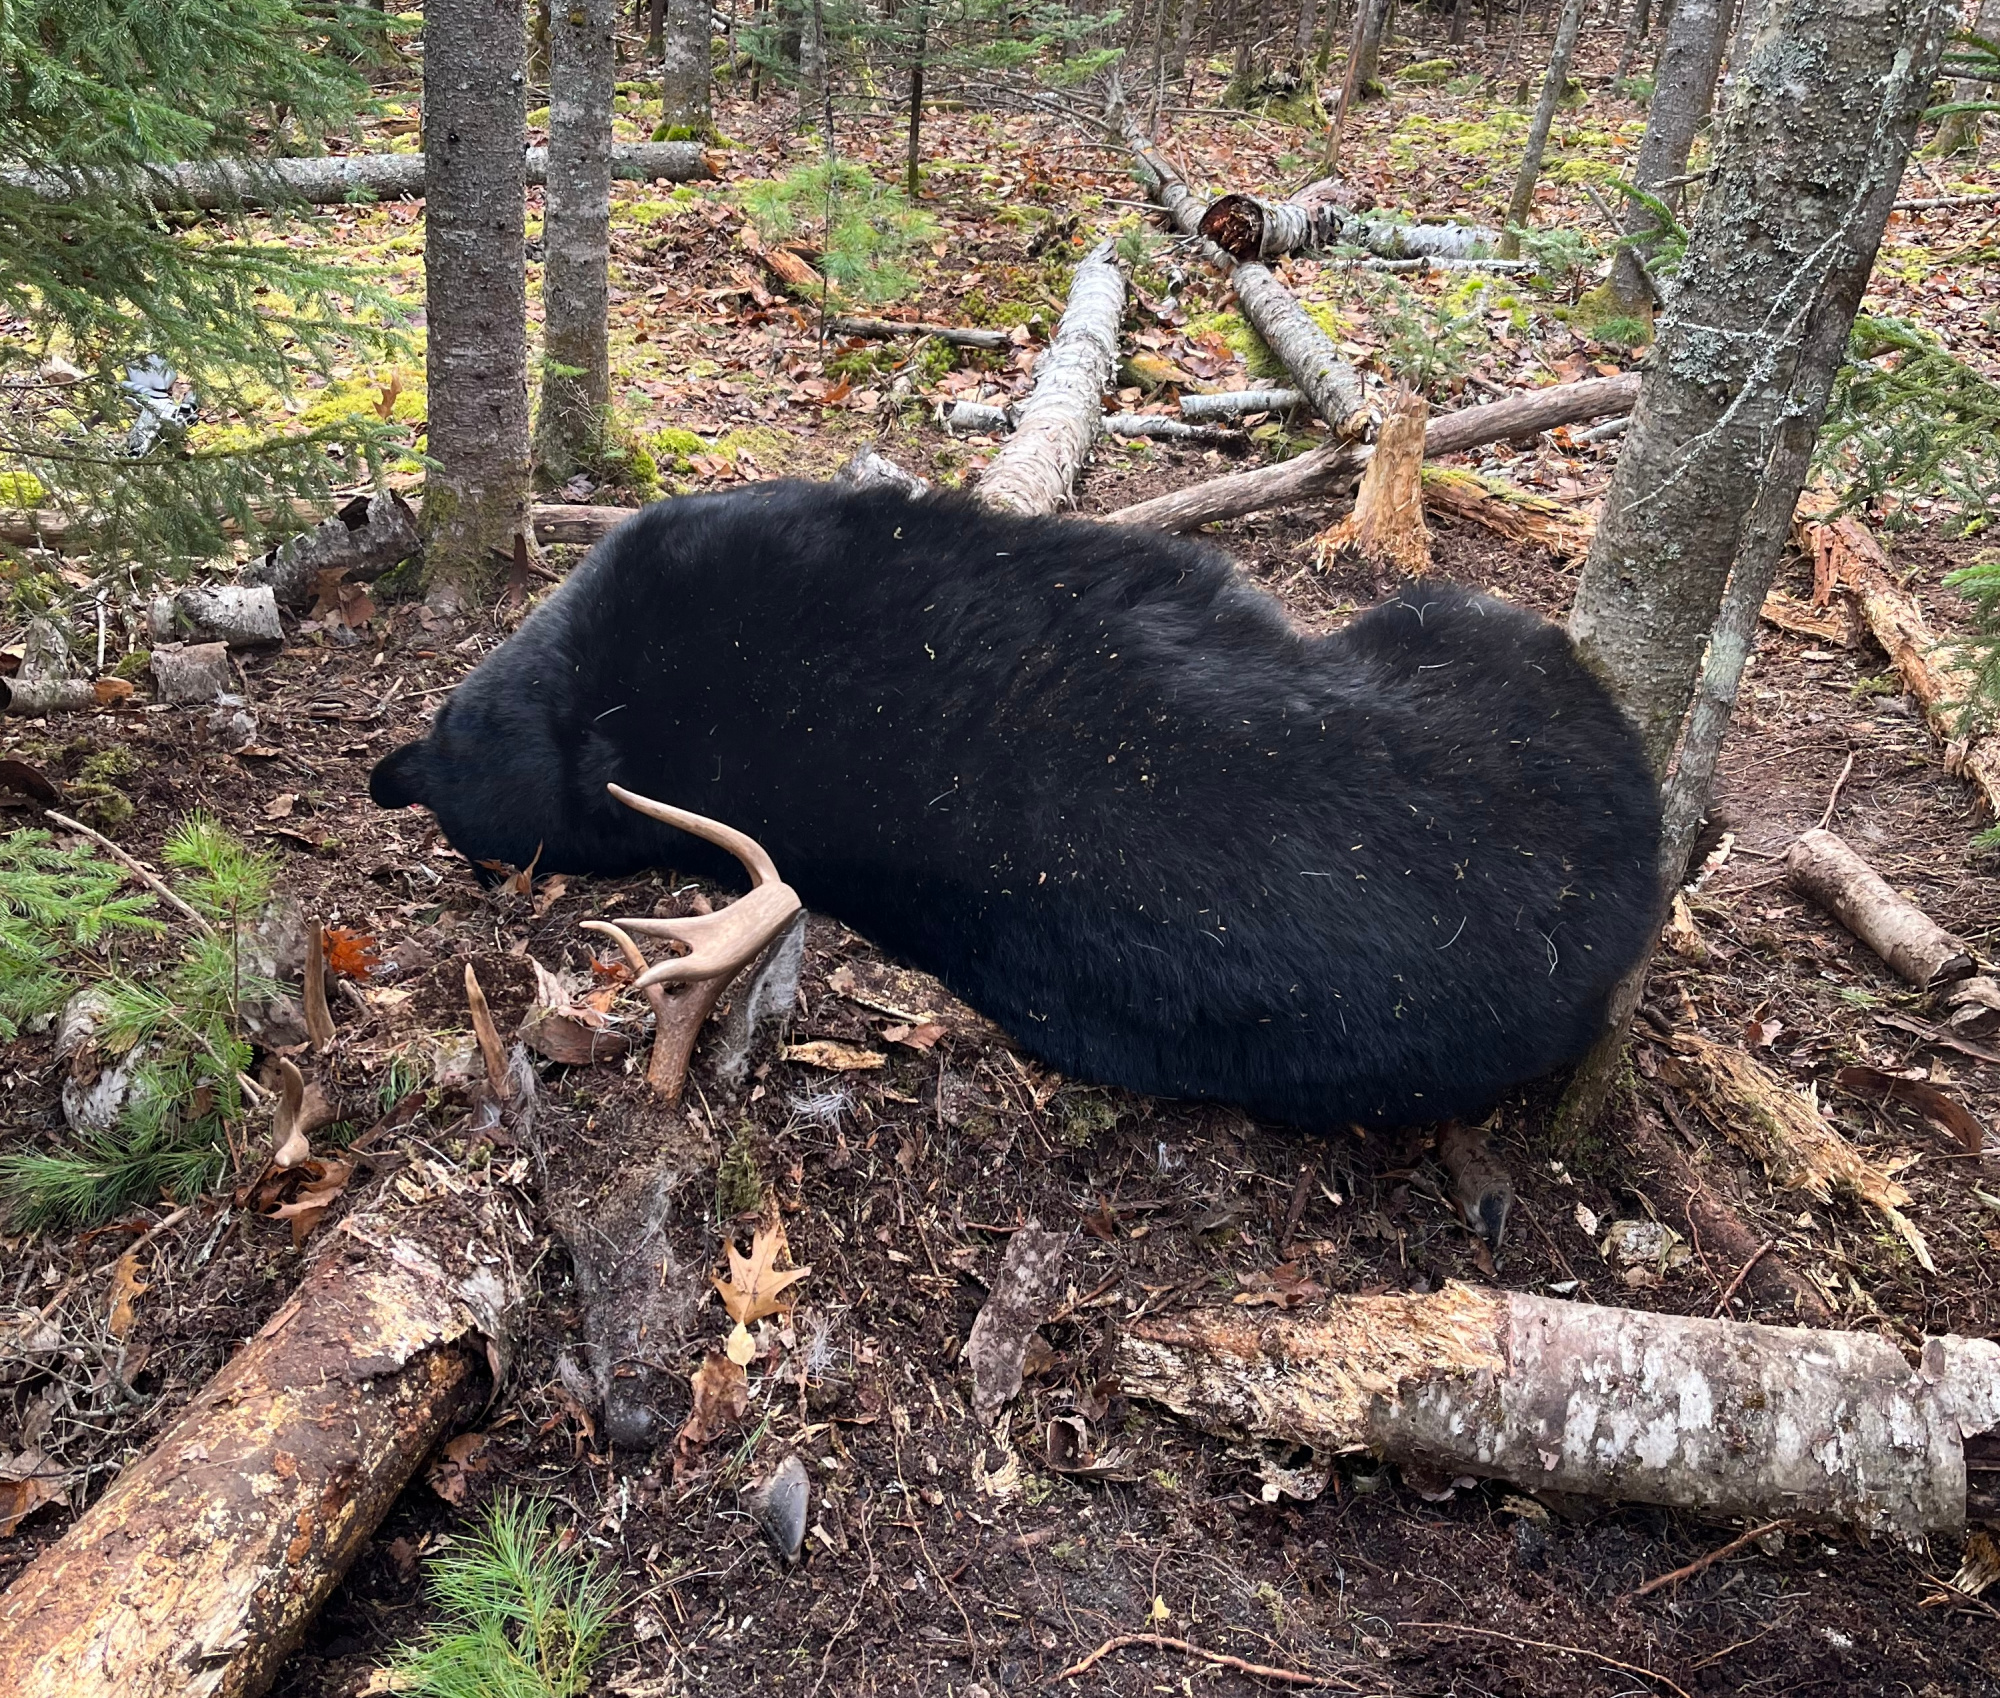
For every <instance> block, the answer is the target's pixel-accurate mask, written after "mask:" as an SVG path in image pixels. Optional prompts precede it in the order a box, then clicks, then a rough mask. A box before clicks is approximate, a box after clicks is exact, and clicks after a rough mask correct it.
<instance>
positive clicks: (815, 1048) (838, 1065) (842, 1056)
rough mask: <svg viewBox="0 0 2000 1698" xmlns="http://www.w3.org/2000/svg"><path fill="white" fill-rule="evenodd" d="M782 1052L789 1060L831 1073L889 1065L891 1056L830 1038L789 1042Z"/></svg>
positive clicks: (851, 1071) (859, 1070) (861, 1070)
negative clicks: (807, 1041)
mask: <svg viewBox="0 0 2000 1698" xmlns="http://www.w3.org/2000/svg"><path fill="white" fill-rule="evenodd" d="M780 1053H781V1054H782V1055H783V1057H784V1058H785V1060H787V1061H801V1062H804V1063H805V1065H806V1066H808V1067H823V1068H825V1069H827V1071H829V1072H831V1073H860V1072H865V1071H866V1070H867V1069H869V1068H872V1067H886V1066H888V1065H889V1058H888V1057H887V1056H886V1055H884V1054H883V1053H882V1052H881V1051H880V1050H878V1049H860V1048H857V1047H856V1046H855V1045H853V1044H841V1043H835V1042H833V1041H832V1040H831V1039H830V1038H815V1039H814V1040H813V1041H812V1042H811V1043H805V1044H787V1045H785V1047H784V1049H783V1050H782V1051H780Z"/></svg>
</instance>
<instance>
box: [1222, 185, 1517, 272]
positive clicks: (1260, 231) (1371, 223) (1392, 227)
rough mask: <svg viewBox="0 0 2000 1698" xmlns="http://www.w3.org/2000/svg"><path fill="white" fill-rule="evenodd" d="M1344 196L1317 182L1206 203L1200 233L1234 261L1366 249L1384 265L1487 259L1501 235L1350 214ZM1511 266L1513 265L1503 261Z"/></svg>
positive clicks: (1341, 190)
mask: <svg viewBox="0 0 2000 1698" xmlns="http://www.w3.org/2000/svg"><path fill="white" fill-rule="evenodd" d="M1349 196H1350V191H1348V190H1347V189H1346V188H1345V187H1344V185H1342V184H1340V183H1338V182H1337V181H1334V180H1332V179H1329V178H1325V177H1322V178H1320V179H1319V180H1318V181H1317V182H1312V183H1308V184H1307V185H1306V186H1305V187H1304V188H1303V189H1301V190H1299V192H1298V193H1297V194H1295V195H1293V196H1292V197H1291V198H1290V199H1288V200H1281V201H1271V200H1263V199H1260V198H1259V197H1258V196H1256V195H1243V194H1229V195H1222V196H1219V197H1218V198H1217V199H1216V200H1214V201H1213V202H1211V203H1210V205H1209V207H1208V210H1207V211H1206V212H1204V213H1203V214H1202V216H1201V222H1200V224H1199V226H1198V227H1197V229H1198V233H1199V234H1201V235H1202V236H1205V237H1206V238H1207V239H1208V240H1209V241H1211V242H1213V243H1214V244H1215V245H1216V246H1217V247H1219V248H1220V249H1222V251H1223V252H1224V253H1226V254H1228V255H1229V256H1230V258H1232V259H1235V260H1246V259H1255V260H1273V259H1282V258H1283V257H1284V256H1285V255H1286V254H1291V253H1298V252H1300V251H1301V250H1304V249H1310V248H1330V247H1335V246H1340V245H1345V246H1349V247H1357V248H1366V249H1367V250H1368V251H1369V252H1370V253H1371V254H1374V255H1375V256H1377V257H1378V258H1381V259H1386V260H1412V259H1416V260H1480V259H1487V258H1491V257H1493V251H1494V249H1495V248H1496V247H1497V246H1498V245H1499V241H1500V232H1499V231H1498V230H1491V229H1487V228H1485V227H1483V226H1481V225H1476V224H1398V223H1395V222H1393V221H1392V220H1390V219H1387V218H1369V217H1367V216H1366V215H1365V214H1363V213H1360V212H1356V211H1355V210H1354V209H1353V206H1352V202H1351V199H1350V198H1349ZM1502 263H1503V264H1507V265H1508V266H1509V267H1510V268H1512V267H1515V266H1518V265H1520V264H1521V263H1522V262H1519V261H1503V262H1502Z"/></svg>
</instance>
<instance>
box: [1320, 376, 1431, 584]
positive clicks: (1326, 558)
mask: <svg viewBox="0 0 2000 1698" xmlns="http://www.w3.org/2000/svg"><path fill="white" fill-rule="evenodd" d="M1429 411H1430V409H1429V408H1428V407H1426V406H1425V405H1424V399H1423V397H1422V396H1421V395H1418V394H1417V393H1416V392H1415V391H1413V390H1403V391H1401V392H1399V393H1398V394H1397V395H1396V396H1395V397H1394V399H1393V400H1392V401H1391V402H1390V405H1389V412H1388V416H1387V417H1386V418H1384V419H1383V421H1382V428H1381V430H1380V431H1379V432H1378V433H1377V435H1376V438H1375V452H1374V453H1373V454H1371V455H1369V457H1368V466H1367V469H1366V470H1365V471H1364V472H1362V474H1361V488H1360V491H1359V492H1358V493H1357V494H1356V495H1355V497H1354V507H1353V510H1352V511H1351V512H1349V513H1347V514H1345V515H1343V516H1342V517H1341V518H1340V519H1338V520H1336V521H1335V522H1334V523H1333V524H1332V525H1331V526H1329V527H1328V528H1327V529H1326V530H1325V531H1322V532H1321V533H1320V535H1319V536H1318V537H1317V538H1316V539H1315V552H1316V554H1317V557H1318V560H1319V564H1320V567H1321V569H1322V570H1324V569H1325V568H1326V567H1327V566H1328V565H1330V564H1331V563H1332V562H1333V560H1334V559H1335V558H1337V557H1338V556H1340V555H1342V554H1346V553H1349V552H1352V553H1355V554H1358V555H1360V556H1361V558H1362V559H1363V560H1365V561H1367V562H1368V563H1369V564H1370V565H1372V566H1375V567H1377V568H1379V569H1384V570H1387V571H1392V572H1400V573H1403V574H1404V575H1406V576H1408V577H1413V578H1418V577H1422V576H1423V575H1424V574H1426V573H1427V572H1429V571H1430V569H1431V533H1430V528H1429V527H1428V526H1427V525H1426V524H1425V523H1424V421H1425V419H1426V418H1427V417H1428V416H1429Z"/></svg>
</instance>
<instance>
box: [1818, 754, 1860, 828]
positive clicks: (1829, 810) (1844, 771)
mask: <svg viewBox="0 0 2000 1698" xmlns="http://www.w3.org/2000/svg"><path fill="white" fill-rule="evenodd" d="M1853 770H1854V751H1853V750H1852V749H1849V750H1848V751H1847V764H1846V765H1845V766H1844V767H1842V768H1841V769H1840V776H1839V777H1838V778H1836V779H1835V780H1834V781H1833V794H1832V795H1831V796H1829V797H1827V799H1826V812H1825V813H1823V814H1821V815H1820V816H1819V828H1820V830H1821V831H1824V830H1826V822H1827V821H1828V820H1830V819H1832V818H1833V810H1834V806H1835V804H1837V803H1838V802H1839V801H1840V787H1841V786H1842V785H1843V784H1845V783H1846V782H1847V775H1848V774H1849V773H1851V772H1852V771H1853Z"/></svg>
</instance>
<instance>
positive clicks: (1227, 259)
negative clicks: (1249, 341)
mask: <svg viewBox="0 0 2000 1698" xmlns="http://www.w3.org/2000/svg"><path fill="white" fill-rule="evenodd" d="M1112 115H1113V117H1114V118H1115V119H1116V121H1117V123H1118V125H1119V129H1120V133H1121V134H1122V136H1123V138H1124V142H1125V145H1126V146H1127V147H1128V148H1130V149H1131V150H1132V158H1133V162H1134V164H1135V165H1136V166H1137V168H1138V170H1137V174H1138V175H1139V176H1140V177H1141V178H1142V179H1143V180H1144V181H1145V182H1146V185H1147V188H1148V190H1149V191H1150V192H1151V194H1152V196H1153V198H1154V199H1155V200H1156V201H1158V202H1159V203H1160V208H1161V210H1162V211H1163V212H1165V213H1166V215H1167V216H1168V218H1170V219H1171V220H1172V221H1173V224H1174V227H1175V228H1176V229H1177V230H1179V231H1180V232H1181V233H1182V234H1183V235H1187V236H1193V237H1195V238H1197V239H1198V240H1200V241H1201V243H1202V246H1203V250H1204V252H1205V253H1206V255H1207V257H1208V259H1209V261H1210V262H1211V263H1212V264H1215V265H1217V266H1220V267H1221V268H1222V269H1223V270H1224V271H1227V272H1228V273H1229V281H1230V284H1231V286H1232V287H1233V288H1234V289H1235V290H1236V304H1237V305H1238V306H1239V307H1240V308H1242V310H1243V316H1244V317H1245V318H1247V319H1248V320H1249V321H1250V322H1251V324H1252V325H1254V326H1255V327H1256V330H1257V334H1258V335H1260V336H1261V337H1263V338H1264V340H1265V342H1266V343H1267V344H1268V345H1269V346H1270V349H1271V352H1272V353H1273V354H1275V355H1277V357H1278V358H1279V359H1280V360H1281V361H1282V362H1283V363H1284V367H1285V370H1286V371H1288V372H1290V373H1291V375H1292V381H1293V382H1294V383H1296V384H1297V385H1298V387H1299V389H1300V390H1301V391H1303V393H1304V394H1305V396H1306V399H1307V400H1309V401H1310V402H1311V403H1312V406H1313V411H1314V412H1316V413H1318V414H1319V416H1320V417H1321V418H1323V419H1325V420H1326V422H1327V424H1328V425H1329V426H1331V427H1332V429H1333V433H1334V435H1335V436H1339V437H1354V436H1359V435H1360V434H1361V432H1362V431H1363V430H1365V429H1366V428H1367V424H1368V419H1367V413H1366V404H1367V394H1366V392H1365V391H1364V390H1363V389H1362V387H1361V374H1360V373H1359V372H1357V371H1356V370H1355V369H1354V368H1353V367H1352V366H1351V365H1349V364H1348V363H1347V362H1346V361H1345V360H1343V359H1342V358H1341V357H1340V355H1339V353H1338V352H1337V351H1336V350H1335V348H1334V345H1333V341H1332V339H1331V338H1330V337H1329V336H1328V335H1327V333H1326V332H1325V331H1324V330H1322V329H1320V327H1319V326H1318V325H1317V324H1316V323H1314V322H1313V320H1312V319H1311V318H1310V317H1309V316H1308V315H1307V313H1306V310H1305V308H1304V307H1302V306H1300V305H1299V303H1298V302H1297V301H1295V300H1294V299H1293V298H1292V293H1291V291H1290V290H1289V289H1287V288H1286V287H1285V286H1284V284H1282V283H1280V282H1279V281H1278V279H1277V278H1276V277H1275V276H1274V275H1273V274H1272V272H1271V270H1270V268H1269V267H1268V266H1266V265H1263V264H1260V263H1259V262H1258V261H1256V260H1243V261H1240V262H1239V261H1238V260H1237V259H1236V258H1235V257H1234V256H1233V255H1231V254H1229V253H1226V252H1224V250H1223V249H1221V248H1219V247H1217V246H1216V245H1215V244H1214V243H1213V242H1211V241H1208V240H1207V239H1206V238H1205V237H1203V236H1202V235H1201V221H1202V214H1203V212H1204V211H1205V210H1206V209H1205V208H1204V206H1203V205H1202V202H1201V201H1200V199H1199V198H1198V197H1197V196H1196V195H1195V194H1194V192H1193V191H1192V190H1190V189H1189V188H1188V186H1187V184H1186V183H1185V182H1183V181H1182V179H1181V174H1180V172H1178V171H1177V170H1175V169H1174V166H1173V164H1172V162H1171V161H1169V160H1168V159H1167V157H1166V155H1164V154H1163V153H1161V152H1160V151H1159V150H1158V149H1157V148H1155V147H1154V146H1153V145H1152V143H1150V142H1149V141H1147V139H1146V137H1145V136H1144V134H1143V133H1142V132H1141V131H1140V129H1139V126H1138V122H1137V120H1136V119H1134V117H1133V116H1132V113H1131V111H1130V110H1129V109H1128V108H1127V107H1125V106H1124V105H1123V104H1122V103H1114V105H1113V107H1112Z"/></svg>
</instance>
